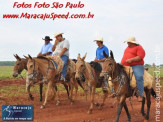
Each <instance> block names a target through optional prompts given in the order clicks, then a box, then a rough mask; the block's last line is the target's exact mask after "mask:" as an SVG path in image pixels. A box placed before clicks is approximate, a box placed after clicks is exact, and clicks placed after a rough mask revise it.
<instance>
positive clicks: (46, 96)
mask: <svg viewBox="0 0 163 122" xmlns="http://www.w3.org/2000/svg"><path fill="white" fill-rule="evenodd" d="M50 89H52V81H49V83H48V88H47V90H46V94H45V101H44V103H43V105H42V106H41V107H40V108H41V109H43V108H45V105H46V103H47V100H48V94H49V90H50ZM53 90H54V92H55V89H53Z"/></svg>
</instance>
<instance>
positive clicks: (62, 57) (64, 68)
mask: <svg viewBox="0 0 163 122" xmlns="http://www.w3.org/2000/svg"><path fill="white" fill-rule="evenodd" d="M61 59H62V60H63V62H64V66H63V69H62V75H63V77H64V78H66V72H67V62H68V59H69V57H68V56H66V55H62V56H61Z"/></svg>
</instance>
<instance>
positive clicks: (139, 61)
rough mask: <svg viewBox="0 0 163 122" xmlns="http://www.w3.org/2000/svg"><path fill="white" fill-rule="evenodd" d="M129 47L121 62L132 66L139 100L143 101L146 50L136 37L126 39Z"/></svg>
mask: <svg viewBox="0 0 163 122" xmlns="http://www.w3.org/2000/svg"><path fill="white" fill-rule="evenodd" d="M125 42H127V44H128V47H127V48H126V49H125V52H124V55H123V58H122V60H121V64H122V65H125V66H131V67H132V69H133V73H134V75H135V78H136V82H137V88H138V92H139V93H138V94H139V97H138V101H139V102H141V101H142V98H143V91H144V79H143V75H144V60H143V59H144V57H145V51H144V49H143V47H142V46H141V45H139V43H138V42H137V41H136V39H135V37H130V38H128V40H126V41H125Z"/></svg>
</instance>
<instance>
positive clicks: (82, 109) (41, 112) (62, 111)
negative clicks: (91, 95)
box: [0, 80, 163, 122]
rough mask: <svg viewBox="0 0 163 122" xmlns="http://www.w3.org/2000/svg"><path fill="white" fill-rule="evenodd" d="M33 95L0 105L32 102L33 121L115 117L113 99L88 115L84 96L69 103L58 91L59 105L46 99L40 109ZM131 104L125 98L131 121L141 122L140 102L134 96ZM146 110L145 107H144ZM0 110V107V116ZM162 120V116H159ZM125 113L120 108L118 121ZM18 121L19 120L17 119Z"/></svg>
mask: <svg viewBox="0 0 163 122" xmlns="http://www.w3.org/2000/svg"><path fill="white" fill-rule="evenodd" d="M5 82H6V81H0V85H1V86H0V87H2V86H4V85H7V84H8V85H9V86H10V85H18V84H19V85H24V84H25V82H24V81H21V80H20V81H17V80H16V81H7V82H8V83H5ZM32 94H33V95H34V97H35V99H34V101H31V100H29V98H28V95H27V94H25V95H22V96H17V97H12V98H5V100H0V105H3V104H28V105H29V104H32V105H34V122H114V121H115V118H116V105H115V106H114V107H113V108H111V107H110V106H111V105H112V103H113V101H114V100H113V99H107V100H106V103H105V106H104V107H103V109H102V110H99V109H98V107H96V106H94V109H93V114H91V115H88V114H87V110H88V108H89V105H90V101H85V97H84V96H82V94H81V93H80V96H78V98H77V100H75V102H74V104H73V105H70V102H69V100H68V99H67V96H66V94H65V93H60V98H61V104H60V106H56V105H55V103H56V100H50V99H49V101H48V103H47V105H46V107H45V109H40V106H41V104H42V102H39V94H36V93H32ZM162 95H163V94H162ZM151 98H152V103H151V110H150V119H149V122H155V111H156V108H155V99H154V98H153V97H151ZM101 100H102V98H101V96H99V95H96V98H95V101H98V102H101ZM132 101H133V102H132V104H133V107H134V109H133V110H132V108H131V105H130V103H129V100H128V99H127V105H128V108H129V112H130V114H131V118H132V122H143V121H144V117H143V116H142V115H141V113H140V108H141V104H140V103H138V102H137V100H136V98H133V99H132ZM160 106H163V102H162V100H161V102H160ZM145 107H146V106H145ZM145 111H146V109H145ZM160 111H161V113H162V112H163V108H160ZM1 113H2V110H1V109H0V117H2V115H1ZM160 120H163V116H162V117H161V118H160ZM126 121H127V115H126V113H125V111H124V109H123V110H122V113H121V116H120V122H126ZM19 122H20V121H19Z"/></svg>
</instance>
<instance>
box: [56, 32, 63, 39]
mask: <svg viewBox="0 0 163 122" xmlns="http://www.w3.org/2000/svg"><path fill="white" fill-rule="evenodd" d="M62 34H64V33H58V34H56V35H55V36H54V37H55V38H56V37H57V36H59V35H62Z"/></svg>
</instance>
